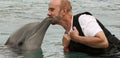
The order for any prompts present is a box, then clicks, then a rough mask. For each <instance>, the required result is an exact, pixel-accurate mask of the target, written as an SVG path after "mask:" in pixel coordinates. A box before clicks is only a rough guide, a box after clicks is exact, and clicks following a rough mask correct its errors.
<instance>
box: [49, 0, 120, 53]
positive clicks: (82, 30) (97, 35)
mask: <svg viewBox="0 0 120 58" xmlns="http://www.w3.org/2000/svg"><path fill="white" fill-rule="evenodd" d="M71 10H72V7H71V4H70V2H69V1H68V0H50V3H49V5H48V16H49V17H52V18H53V19H52V20H51V21H52V24H53V25H56V24H58V25H61V26H62V27H63V28H64V29H65V34H64V35H63V39H62V44H63V46H64V50H65V51H71V52H84V53H109V51H110V50H111V49H110V48H111V47H112V45H111V43H110V42H109V41H108V40H109V39H108V37H109V35H110V36H112V34H111V33H110V32H109V31H108V30H107V29H106V28H105V27H103V25H102V24H101V23H100V22H99V21H98V20H97V19H95V17H94V16H92V14H91V13H89V12H84V13H79V14H77V15H74V16H73V15H72V12H71ZM114 38H115V40H116V41H117V42H118V43H119V42H120V41H119V40H118V39H116V37H113V38H112V39H114ZM110 40H111V39H110ZM108 49H109V50H108ZM114 51H115V52H118V51H117V50H114ZM119 51H120V50H119ZM112 53H114V52H112Z"/></svg>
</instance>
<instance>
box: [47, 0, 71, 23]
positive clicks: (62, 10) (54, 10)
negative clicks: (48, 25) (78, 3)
mask: <svg viewBox="0 0 120 58" xmlns="http://www.w3.org/2000/svg"><path fill="white" fill-rule="evenodd" d="M71 9H72V7H71V5H70V2H69V1H68V0H50V3H49V5H48V16H49V17H52V18H53V19H52V20H51V21H52V23H53V24H59V23H60V22H61V21H62V19H64V17H65V16H66V15H67V14H68V13H69V12H71Z"/></svg>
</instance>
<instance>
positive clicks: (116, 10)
mask: <svg viewBox="0 0 120 58" xmlns="http://www.w3.org/2000/svg"><path fill="white" fill-rule="evenodd" d="M70 1H71V3H72V6H73V10H72V12H73V14H77V13H80V12H84V11H89V12H91V13H92V14H93V15H94V16H95V17H96V18H98V19H99V20H100V21H101V22H102V23H103V24H104V25H105V26H106V27H107V28H108V29H109V30H110V31H111V32H112V33H113V34H115V35H116V37H118V38H119V39H120V0H87V1H85V0H70ZM48 3H49V0H0V58H83V57H84V56H86V54H82V53H64V52H63V47H62V44H61V40H62V35H63V33H64V29H63V28H62V27H61V26H58V25H56V26H52V25H51V26H50V27H49V29H48V30H47V33H46V35H45V38H44V41H43V44H42V47H41V49H42V50H41V49H39V50H36V51H27V52H24V53H23V54H19V52H18V53H15V52H13V51H12V50H10V49H9V48H7V47H6V46H4V43H5V42H6V40H7V39H8V37H9V36H10V35H11V34H12V33H13V32H14V31H15V30H17V29H19V28H20V27H21V26H23V25H25V24H27V23H30V22H36V21H41V20H42V19H43V18H45V17H46V16H47V8H48ZM86 58H89V57H86ZM92 58H93V57H92Z"/></svg>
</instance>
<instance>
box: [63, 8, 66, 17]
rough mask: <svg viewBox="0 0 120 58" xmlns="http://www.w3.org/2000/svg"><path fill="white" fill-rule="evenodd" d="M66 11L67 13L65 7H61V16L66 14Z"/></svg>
mask: <svg viewBox="0 0 120 58" xmlns="http://www.w3.org/2000/svg"><path fill="white" fill-rule="evenodd" d="M66 13H67V9H66V8H63V9H62V14H63V16H64V15H66Z"/></svg>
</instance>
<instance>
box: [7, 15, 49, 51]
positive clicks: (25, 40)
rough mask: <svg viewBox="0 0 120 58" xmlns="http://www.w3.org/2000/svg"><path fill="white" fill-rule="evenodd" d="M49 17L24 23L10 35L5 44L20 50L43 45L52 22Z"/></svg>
mask: <svg viewBox="0 0 120 58" xmlns="http://www.w3.org/2000/svg"><path fill="white" fill-rule="evenodd" d="M50 20H51V18H50V17H47V18H45V19H44V20H43V21H42V22H33V23H28V24H26V25H24V26H23V27H22V28H20V29H18V30H17V31H16V32H14V33H13V34H12V35H10V36H9V38H8V40H7V41H6V43H5V45H7V46H8V47H11V48H15V49H20V50H36V49H39V48H40V47H41V44H42V41H43V38H44V35H45V33H46V31H47V29H48V27H49V26H50V24H51V21H50Z"/></svg>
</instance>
